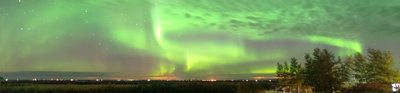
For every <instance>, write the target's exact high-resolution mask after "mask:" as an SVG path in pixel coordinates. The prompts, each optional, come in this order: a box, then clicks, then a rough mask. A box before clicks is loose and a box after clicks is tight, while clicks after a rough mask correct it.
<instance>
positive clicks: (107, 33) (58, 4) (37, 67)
mask: <svg viewBox="0 0 400 93" xmlns="http://www.w3.org/2000/svg"><path fill="white" fill-rule="evenodd" d="M399 30H400V0H1V1H0V72H18V71H55V72H111V73H126V74H129V75H136V76H140V75H142V76H175V77H178V78H181V79H186V78H192V77H196V78H203V77H209V76H219V75H221V76H222V75H226V74H231V75H240V74H246V75H248V74H272V73H274V72H275V66H276V63H277V62H283V61H285V60H289V59H290V57H297V58H299V60H300V61H301V62H303V61H304V59H303V55H304V54H305V53H310V52H312V50H313V49H314V48H327V49H329V50H331V51H332V52H333V53H335V54H336V56H341V57H344V56H347V55H350V54H353V53H356V52H361V53H365V50H366V49H368V48H375V49H380V50H390V51H391V52H392V53H393V57H394V58H395V60H400V32H399ZM394 68H396V69H400V63H399V62H397V61H396V62H395V67H394ZM233 78H234V77H233Z"/></svg>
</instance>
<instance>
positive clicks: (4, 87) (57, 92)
mask: <svg viewBox="0 0 400 93" xmlns="http://www.w3.org/2000/svg"><path fill="white" fill-rule="evenodd" d="M270 88H271V84H270V83H267V82H145V83H144V82H142V83H135V84H113V83H109V84H71V83H66V84H37V83H2V84H0V93H110V92H111V93H259V92H265V90H268V89H270Z"/></svg>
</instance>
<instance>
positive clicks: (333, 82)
mask: <svg viewBox="0 0 400 93" xmlns="http://www.w3.org/2000/svg"><path fill="white" fill-rule="evenodd" d="M304 59H305V62H304V66H303V65H302V64H300V63H299V62H298V60H297V59H296V58H294V57H293V58H291V60H290V64H288V63H287V62H286V61H285V62H283V63H282V64H281V63H277V71H276V74H277V77H280V79H278V82H279V83H278V84H279V87H280V88H282V89H283V90H287V91H289V92H292V91H297V92H300V91H304V92H310V91H314V92H324V93H329V92H341V91H343V90H344V89H346V88H351V87H354V86H356V85H360V84H368V83H382V84H390V83H393V82H395V81H397V80H399V77H398V71H396V70H394V69H392V66H393V65H394V59H393V57H392V54H391V52H390V51H380V50H377V49H368V50H367V55H363V54H361V53H356V54H354V55H351V56H347V57H345V58H344V60H342V59H341V57H336V56H335V55H334V54H333V53H331V52H329V51H328V50H327V49H319V48H315V49H314V51H313V53H312V54H309V53H306V54H305V56H304Z"/></svg>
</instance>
